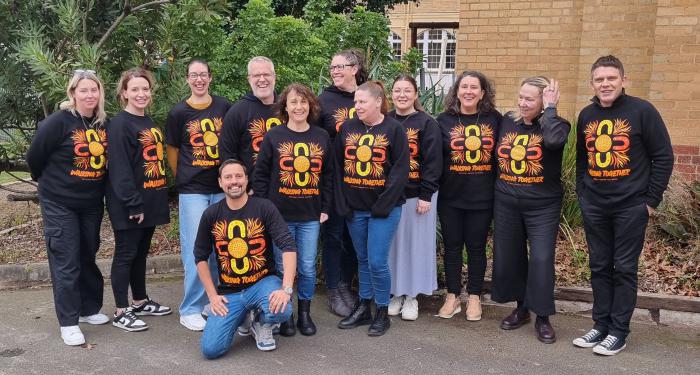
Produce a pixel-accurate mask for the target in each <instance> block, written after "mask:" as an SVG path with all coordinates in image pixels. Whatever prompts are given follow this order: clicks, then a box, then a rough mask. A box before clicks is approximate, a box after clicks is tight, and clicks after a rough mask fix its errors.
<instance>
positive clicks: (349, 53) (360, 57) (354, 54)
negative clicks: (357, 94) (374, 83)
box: [333, 48, 369, 86]
mask: <svg viewBox="0 0 700 375" xmlns="http://www.w3.org/2000/svg"><path fill="white" fill-rule="evenodd" d="M336 56H342V57H344V58H345V59H346V60H348V61H349V62H350V64H352V65H355V66H357V73H355V83H356V84H357V85H358V86H359V85H361V84H363V83H365V82H367V80H368V79H369V73H368V72H367V66H366V65H367V61H366V60H365V54H364V53H362V51H360V50H359V49H357V48H349V49H344V50H342V51H340V52H338V53H336V54H335V55H333V57H336Z"/></svg>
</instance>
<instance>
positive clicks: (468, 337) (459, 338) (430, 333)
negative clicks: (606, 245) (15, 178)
mask: <svg viewBox="0 0 700 375" xmlns="http://www.w3.org/2000/svg"><path fill="white" fill-rule="evenodd" d="M181 285H182V284H181V281H180V280H166V281H158V282H151V283H150V285H149V286H150V287H149V294H150V295H151V296H153V297H154V298H155V299H157V300H158V301H160V302H162V303H165V304H167V305H169V306H173V307H176V306H177V305H178V303H179V299H180V297H181V288H182V286H181ZM105 292H106V293H105V308H104V309H103V312H105V313H109V312H110V311H111V309H112V307H111V306H113V300H112V298H111V297H110V296H111V292H110V290H109V289H106V290H105ZM317 301H318V302H316V303H315V304H314V305H313V317H314V319H315V321H316V324H317V326H318V328H319V332H318V334H317V335H316V336H313V337H304V336H300V335H297V336H295V337H292V338H286V337H282V338H279V339H278V348H277V350H275V351H272V352H265V353H264V352H260V351H258V350H257V349H256V347H255V343H254V342H253V340H252V339H251V338H248V337H237V338H236V340H235V341H234V344H233V346H232V348H231V351H230V352H229V353H228V354H227V355H225V356H224V357H222V358H220V359H218V360H215V361H207V360H205V359H203V358H202V356H201V354H200V352H199V337H200V334H199V333H197V332H191V331H188V330H186V329H184V328H183V327H182V326H180V324H179V322H178V316H177V313H174V314H172V315H169V316H165V317H146V318H147V319H145V320H146V321H147V323H149V324H150V326H151V328H150V329H149V330H148V331H145V332H136V333H128V332H124V331H122V330H119V329H117V328H115V327H112V326H111V323H110V324H108V325H105V326H88V325H83V326H82V329H83V332H84V333H85V336H86V338H87V340H88V342H89V343H92V344H94V346H93V347H92V348H91V349H87V348H81V347H68V346H66V345H64V344H63V342H62V340H61V339H60V335H59V330H58V324H57V321H56V317H55V314H54V309H53V303H52V293H51V289H50V288H40V289H24V290H16V291H0V374H133V375H142V374H226V375H232V374H259V375H262V374H355V375H359V374H462V373H467V374H566V375H573V374H604V373H611V374H674V375H675V374H698V373H699V372H698V371H699V370H698V369H700V330H692V329H685V330H680V329H677V328H668V327H658V326H651V325H645V324H633V327H632V330H633V333H632V335H631V336H630V338H629V341H628V348H627V349H626V350H625V351H623V352H622V353H621V354H619V355H617V356H615V357H600V356H596V355H594V354H592V352H591V351H590V349H579V348H575V347H573V346H572V345H571V339H572V338H573V337H575V336H578V335H580V334H582V333H584V332H585V331H587V329H588V328H589V327H590V325H591V322H590V319H588V318H584V317H580V316H574V315H565V314H558V315H556V316H555V317H553V319H552V321H553V323H554V326H555V328H556V330H557V335H558V337H559V341H557V342H556V343H555V344H552V345H545V344H542V343H540V342H539V341H537V339H536V338H535V336H534V329H533V326H532V325H529V326H525V327H523V328H520V329H518V330H515V331H509V332H507V331H502V330H500V329H499V328H498V324H499V321H500V318H502V317H503V316H504V315H506V314H507V313H509V311H510V308H507V307H503V306H492V305H490V306H486V307H485V316H484V319H483V320H482V321H480V322H476V323H471V322H467V321H466V320H465V319H464V318H463V316H462V315H461V314H460V315H458V316H456V317H455V318H453V319H451V320H443V319H439V318H436V317H433V316H432V313H434V311H436V309H437V306H436V303H437V301H434V300H427V301H422V303H421V314H420V317H419V319H418V320H417V321H415V322H405V321H402V320H401V319H399V318H396V317H394V318H392V327H391V330H390V331H389V333H387V334H386V335H385V336H383V337H380V338H370V337H368V336H367V335H366V327H364V328H363V327H360V328H357V329H354V330H350V331H341V330H339V329H337V328H336V327H335V325H336V323H337V322H338V318H337V317H335V316H333V315H331V314H330V313H328V312H327V311H326V309H325V303H321V301H325V296H323V295H319V296H317ZM693 369H695V370H693Z"/></svg>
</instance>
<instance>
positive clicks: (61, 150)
mask: <svg viewBox="0 0 700 375" xmlns="http://www.w3.org/2000/svg"><path fill="white" fill-rule="evenodd" d="M102 125H103V124H100V125H96V124H94V123H93V119H92V118H81V117H80V115H74V114H73V113H71V112H70V111H67V110H64V111H58V112H55V113H53V114H52V115H51V116H49V117H47V118H46V119H44V120H43V121H41V122H40V123H39V127H38V129H37V132H36V134H35V135H34V139H33V140H32V144H31V145H30V146H29V150H28V151H27V165H28V166H29V170H30V172H31V175H32V179H34V180H36V181H39V195H40V196H42V197H45V198H47V199H49V200H52V201H55V202H58V203H61V204H63V205H66V206H68V207H76V208H81V207H93V206H100V205H102V204H103V199H102V198H103V197H104V192H105V181H106V178H105V177H106V167H107V152H106V148H107V133H106V131H105V129H104V126H102Z"/></svg>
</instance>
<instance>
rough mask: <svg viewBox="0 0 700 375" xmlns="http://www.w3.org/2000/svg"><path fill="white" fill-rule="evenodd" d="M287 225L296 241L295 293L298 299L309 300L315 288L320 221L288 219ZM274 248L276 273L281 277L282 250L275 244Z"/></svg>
mask: <svg viewBox="0 0 700 375" xmlns="http://www.w3.org/2000/svg"><path fill="white" fill-rule="evenodd" d="M287 227H288V228H289V232H290V233H291V234H292V237H293V238H294V241H295V242H296V243H297V295H298V297H299V299H302V300H306V301H310V300H311V299H312V298H313V297H314V289H316V254H317V250H318V233H319V231H320V230H321V223H319V222H318V221H296V222H295V221H290V222H287ZM274 250H275V267H276V269H277V274H278V275H279V276H280V277H282V274H283V272H282V252H281V251H280V249H279V248H277V246H275V247H274Z"/></svg>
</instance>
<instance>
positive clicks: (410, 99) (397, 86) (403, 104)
mask: <svg viewBox="0 0 700 375" xmlns="http://www.w3.org/2000/svg"><path fill="white" fill-rule="evenodd" d="M417 97H418V93H417V92H416V89H415V88H414V87H413V85H412V84H411V82H408V81H396V83H394V87H392V89H391V100H392V101H393V102H394V107H395V108H396V111H397V112H403V113H405V112H412V111H413V110H414V109H415V108H414V107H413V103H414V102H415V101H416V98H417Z"/></svg>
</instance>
